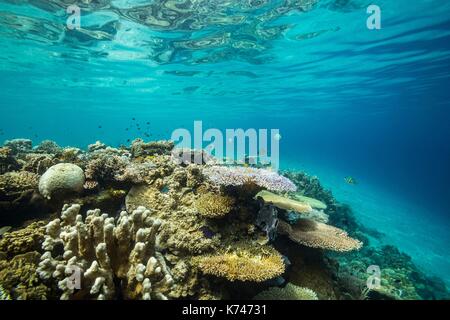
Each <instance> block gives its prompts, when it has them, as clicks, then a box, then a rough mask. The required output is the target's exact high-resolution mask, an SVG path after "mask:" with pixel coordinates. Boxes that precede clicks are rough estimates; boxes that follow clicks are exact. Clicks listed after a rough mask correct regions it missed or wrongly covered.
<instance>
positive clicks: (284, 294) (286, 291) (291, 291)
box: [254, 283, 319, 300]
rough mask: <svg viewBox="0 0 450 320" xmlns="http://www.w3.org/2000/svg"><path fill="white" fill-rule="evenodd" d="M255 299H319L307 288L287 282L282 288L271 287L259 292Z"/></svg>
mask: <svg viewBox="0 0 450 320" xmlns="http://www.w3.org/2000/svg"><path fill="white" fill-rule="evenodd" d="M254 299H255V300H319V298H318V297H317V294H316V293H315V292H314V291H313V290H311V289H308V288H303V287H299V286H296V285H295V284H292V283H288V284H287V285H286V286H285V287H284V288H279V287H272V288H269V289H267V290H265V291H262V292H260V293H259V294H257V295H256V296H255V297H254Z"/></svg>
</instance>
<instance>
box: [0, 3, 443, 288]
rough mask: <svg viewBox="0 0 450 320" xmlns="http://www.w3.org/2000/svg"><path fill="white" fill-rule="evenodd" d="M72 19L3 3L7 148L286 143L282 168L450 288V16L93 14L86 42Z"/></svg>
mask: <svg viewBox="0 0 450 320" xmlns="http://www.w3.org/2000/svg"><path fill="white" fill-rule="evenodd" d="M75 2H76V1H75ZM174 3H178V9H177V7H176V6H175V9H174ZM371 3H374V4H377V5H379V6H380V8H381V14H382V15H381V17H382V20H381V21H382V28H381V30H368V29H367V27H366V19H367V17H368V14H367V13H366V8H367V6H368V5H369V4H371ZM70 4H72V2H70ZM182 4H184V6H183V5H182ZM67 5H68V4H67V3H66V1H63V0H60V1H54V0H52V1H42V2H40V1H12V0H11V1H5V0H1V1H0V46H1V48H2V49H1V51H0V87H1V91H0V113H1V118H0V128H1V130H0V135H1V136H0V139H3V140H6V139H11V138H17V137H27V138H31V139H33V140H34V141H35V143H38V142H39V141H41V140H43V139H52V140H55V141H57V142H58V143H59V144H61V145H75V146H80V147H86V145H87V144H89V143H92V142H95V141H96V140H102V141H104V142H106V143H110V144H114V145H118V144H121V143H127V140H128V139H133V138H135V137H139V136H142V131H145V132H148V133H149V134H151V135H152V136H151V139H162V138H165V139H167V138H169V137H170V134H171V132H172V130H174V129H176V128H179V127H185V128H188V129H189V128H192V126H193V121H194V120H202V121H203V123H204V126H205V128H210V127H215V128H220V129H223V130H224V129H226V128H256V129H259V128H269V129H270V128H279V129H280V132H281V135H282V139H281V141H280V142H281V155H280V160H281V165H282V167H284V168H292V167H296V168H301V169H304V170H306V171H308V172H310V173H312V174H317V175H318V176H319V177H320V178H321V180H322V181H323V182H324V183H325V185H326V186H327V187H329V188H331V189H332V190H333V192H334V193H335V194H336V196H337V197H338V199H339V200H341V201H343V202H347V203H349V204H350V205H352V207H353V208H354V210H355V213H356V214H357V216H358V217H359V218H360V219H361V220H362V221H363V222H364V223H366V224H368V225H369V226H373V227H376V228H378V229H380V231H382V232H385V233H387V234H388V235H389V237H388V238H387V239H386V241H388V242H391V243H395V244H396V245H398V246H399V247H400V248H401V249H403V250H405V251H406V252H407V253H409V254H411V255H412V256H413V258H414V259H415V261H416V262H418V263H419V265H422V266H423V267H424V268H426V270H428V271H430V272H433V273H436V274H438V275H440V276H441V277H443V278H445V279H446V281H448V283H450V280H449V278H450V277H449V276H448V274H447V273H448V270H450V246H449V244H450V241H449V240H450V235H449V233H450V232H449V231H448V230H449V227H450V216H449V212H450V210H449V208H450V183H449V182H450V165H449V164H450V143H449V142H450V141H449V140H450V139H449V138H450V102H449V101H450V90H449V88H450V2H448V1H446V0H430V1H425V0H418V1H414V3H411V2H410V1H406V0H397V1H387V0H379V1H363V0H333V1H331V0H324V1H320V0H319V1H312V0H308V1H306V0H300V1H298V0H297V1H294V0H283V1H281V0H280V1H251V0H248V1H238V0H236V1H229V2H223V1H213V0H209V1H208V0H203V1H201V0H199V1H144V0H139V1H131V0H117V1H109V0H102V1H97V2H95V3H93V4H83V3H81V1H80V4H79V5H80V7H81V8H82V16H81V27H82V30H81V31H70V30H67V28H66V25H65V21H66V18H67V14H66V13H65V9H66V7H67ZM146 5H150V6H146ZM152 10H153V11H152ZM136 12H140V14H137V13H136ZM152 12H153V16H152ZM155 17H156V18H158V19H156V18H155ZM155 19H156V20H155ZM155 21H156V22H155ZM132 118H135V119H136V120H132ZM147 121H148V122H150V125H146V122H147ZM136 122H138V123H140V124H141V128H143V129H142V130H141V131H138V130H137V127H136ZM99 126H101V128H99ZM126 128H128V129H129V130H128V131H126V130H125V129H126ZM348 175H351V176H353V177H355V178H356V179H357V180H358V182H359V183H358V185H356V186H349V185H346V184H345V182H344V177H345V176H348Z"/></svg>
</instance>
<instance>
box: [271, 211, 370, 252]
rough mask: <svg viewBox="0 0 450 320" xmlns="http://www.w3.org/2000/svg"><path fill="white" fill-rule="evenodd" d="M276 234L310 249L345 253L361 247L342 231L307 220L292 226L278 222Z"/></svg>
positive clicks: (360, 244)
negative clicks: (286, 236) (283, 235)
mask: <svg viewBox="0 0 450 320" xmlns="http://www.w3.org/2000/svg"><path fill="white" fill-rule="evenodd" d="M278 232H279V233H281V234H286V235H288V236H289V238H290V239H291V240H292V241H294V242H297V243H299V244H302V245H304V246H307V247H312V248H321V249H327V250H332V251H340V252H345V251H352V250H359V249H360V248H361V247H362V243H361V242H360V241H359V240H356V239H353V238H351V237H349V236H348V235H347V233H346V232H345V231H344V230H341V229H338V228H336V227H332V226H330V225H327V224H324V223H320V222H316V221H313V220H309V219H300V220H299V221H298V222H297V224H295V225H293V226H291V225H289V224H288V223H286V222H284V221H280V222H279V224H278Z"/></svg>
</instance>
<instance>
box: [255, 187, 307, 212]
mask: <svg viewBox="0 0 450 320" xmlns="http://www.w3.org/2000/svg"><path fill="white" fill-rule="evenodd" d="M255 199H262V200H263V201H264V203H267V204H272V205H274V206H275V207H277V208H279V209H283V210H286V211H295V212H299V213H309V212H311V210H312V208H311V206H310V205H309V204H307V203H303V202H299V201H296V200H292V199H289V198H286V197H282V196H279V195H277V194H275V193H272V192H269V191H266V190H263V191H260V192H258V194H257V195H256V196H255Z"/></svg>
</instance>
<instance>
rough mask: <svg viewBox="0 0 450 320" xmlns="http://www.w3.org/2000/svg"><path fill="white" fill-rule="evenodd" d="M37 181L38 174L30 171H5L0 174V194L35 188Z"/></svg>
mask: <svg viewBox="0 0 450 320" xmlns="http://www.w3.org/2000/svg"><path fill="white" fill-rule="evenodd" d="M38 181H39V176H38V175H37V174H34V173H31V172H27V171H19V172H7V173H5V174H3V175H0V194H2V193H3V194H6V195H9V194H13V193H17V192H19V193H20V192H23V191H26V190H34V189H37V186H38Z"/></svg>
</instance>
